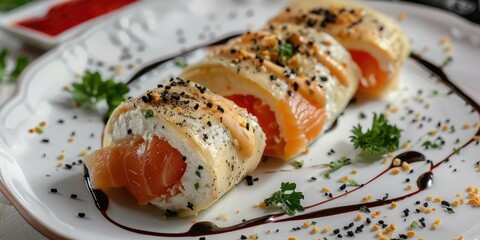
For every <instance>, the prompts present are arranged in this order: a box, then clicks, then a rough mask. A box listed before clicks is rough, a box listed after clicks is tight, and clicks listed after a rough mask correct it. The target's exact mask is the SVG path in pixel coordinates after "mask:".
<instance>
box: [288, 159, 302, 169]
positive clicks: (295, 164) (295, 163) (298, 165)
mask: <svg viewBox="0 0 480 240" xmlns="http://www.w3.org/2000/svg"><path fill="white" fill-rule="evenodd" d="M290 165H292V166H293V167H295V168H301V167H303V160H294V161H291V162H290Z"/></svg>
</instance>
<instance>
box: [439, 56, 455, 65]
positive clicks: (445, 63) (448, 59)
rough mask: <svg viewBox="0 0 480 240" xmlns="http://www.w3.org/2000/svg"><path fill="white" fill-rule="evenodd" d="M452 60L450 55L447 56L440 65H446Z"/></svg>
mask: <svg viewBox="0 0 480 240" xmlns="http://www.w3.org/2000/svg"><path fill="white" fill-rule="evenodd" d="M452 61H453V58H452V57H451V56H448V57H447V58H446V59H445V60H444V61H443V63H442V65H441V67H446V66H448V65H449V64H450V63H451V62H452Z"/></svg>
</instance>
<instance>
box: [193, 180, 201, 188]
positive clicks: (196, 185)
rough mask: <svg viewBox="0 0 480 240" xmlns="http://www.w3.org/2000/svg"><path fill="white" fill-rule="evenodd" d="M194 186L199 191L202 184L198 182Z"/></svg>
mask: <svg viewBox="0 0 480 240" xmlns="http://www.w3.org/2000/svg"><path fill="white" fill-rule="evenodd" d="M193 186H194V187H195V190H198V188H199V187H200V183H198V182H197V183H195V184H194V185H193Z"/></svg>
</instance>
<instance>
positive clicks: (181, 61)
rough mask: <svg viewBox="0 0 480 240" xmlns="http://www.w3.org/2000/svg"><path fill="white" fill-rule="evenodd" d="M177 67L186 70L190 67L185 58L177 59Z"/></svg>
mask: <svg viewBox="0 0 480 240" xmlns="http://www.w3.org/2000/svg"><path fill="white" fill-rule="evenodd" d="M175 65H176V66H177V67H181V68H186V67H187V66H188V65H187V62H186V60H185V58H183V57H177V58H175Z"/></svg>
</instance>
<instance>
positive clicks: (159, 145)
mask: <svg viewBox="0 0 480 240" xmlns="http://www.w3.org/2000/svg"><path fill="white" fill-rule="evenodd" d="M182 158H183V156H182V155H181V154H180V153H179V152H178V150H176V149H175V148H173V147H172V146H170V144H168V142H166V141H164V140H162V139H160V138H158V137H153V138H152V139H150V140H148V141H145V140H143V138H141V137H135V138H131V139H126V140H124V141H122V143H120V144H116V145H114V146H111V147H106V148H102V149H100V150H97V151H96V152H95V153H94V156H92V157H91V158H89V159H88V160H87V161H94V162H88V164H90V165H92V166H93V169H92V172H91V174H92V175H93V177H92V179H94V181H92V184H93V187H94V188H97V189H108V188H111V187H125V188H127V189H128V191H129V192H130V193H132V195H133V196H134V197H135V198H136V199H137V200H138V202H139V203H140V204H142V205H145V204H147V203H148V202H150V201H151V200H153V199H155V198H157V197H159V196H164V197H167V198H169V197H171V196H174V195H176V194H177V193H178V192H179V191H178V190H179V189H180V188H181V186H180V185H179V183H180V179H181V178H182V176H183V174H184V173H185V170H186V163H185V162H184V161H183V160H182Z"/></svg>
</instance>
